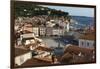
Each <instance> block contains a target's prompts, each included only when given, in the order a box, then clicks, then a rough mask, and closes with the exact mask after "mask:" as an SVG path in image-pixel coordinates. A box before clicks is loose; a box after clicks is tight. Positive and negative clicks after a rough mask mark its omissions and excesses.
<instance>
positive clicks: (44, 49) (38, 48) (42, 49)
mask: <svg viewBox="0 0 100 69" xmlns="http://www.w3.org/2000/svg"><path fill="white" fill-rule="evenodd" d="M35 50H41V51H52V49H51V48H48V47H42V46H39V47H37V48H36V49H35Z"/></svg>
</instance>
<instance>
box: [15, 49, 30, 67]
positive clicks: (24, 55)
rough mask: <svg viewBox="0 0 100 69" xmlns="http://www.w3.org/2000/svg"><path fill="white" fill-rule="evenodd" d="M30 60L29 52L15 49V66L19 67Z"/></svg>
mask: <svg viewBox="0 0 100 69" xmlns="http://www.w3.org/2000/svg"><path fill="white" fill-rule="evenodd" d="M31 58H32V53H31V51H27V50H24V49H19V48H15V65H17V66H20V65H22V64H23V63H24V62H26V61H27V60H28V59H31Z"/></svg>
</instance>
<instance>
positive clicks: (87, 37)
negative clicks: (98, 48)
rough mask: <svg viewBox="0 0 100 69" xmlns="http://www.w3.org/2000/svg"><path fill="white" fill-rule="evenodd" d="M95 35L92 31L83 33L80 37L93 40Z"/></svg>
mask: <svg viewBox="0 0 100 69" xmlns="http://www.w3.org/2000/svg"><path fill="white" fill-rule="evenodd" d="M95 36H96V35H95V34H94V33H85V34H84V35H82V36H80V39H86V40H95V39H96V37H95Z"/></svg>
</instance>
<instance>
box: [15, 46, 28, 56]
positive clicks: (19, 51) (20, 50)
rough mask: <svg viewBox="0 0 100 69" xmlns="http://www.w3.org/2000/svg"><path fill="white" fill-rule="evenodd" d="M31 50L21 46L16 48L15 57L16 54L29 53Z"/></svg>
mask: <svg viewBox="0 0 100 69" xmlns="http://www.w3.org/2000/svg"><path fill="white" fill-rule="evenodd" d="M28 52H29V50H24V49H20V48H15V57H16V56H20V55H22V54H25V53H28Z"/></svg>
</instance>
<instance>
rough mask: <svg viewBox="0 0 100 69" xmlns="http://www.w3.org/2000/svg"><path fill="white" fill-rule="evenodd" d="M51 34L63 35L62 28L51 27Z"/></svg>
mask: <svg viewBox="0 0 100 69" xmlns="http://www.w3.org/2000/svg"><path fill="white" fill-rule="evenodd" d="M52 35H53V36H54V35H57V36H60V35H61V36H62V35H64V29H60V28H59V29H53V30H52Z"/></svg>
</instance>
